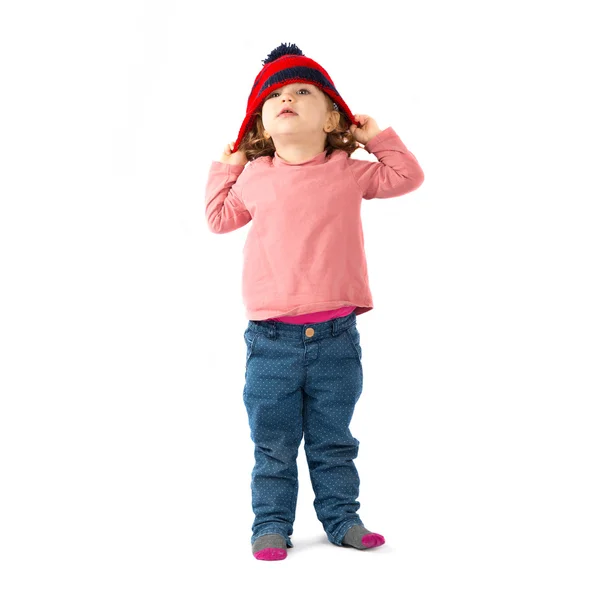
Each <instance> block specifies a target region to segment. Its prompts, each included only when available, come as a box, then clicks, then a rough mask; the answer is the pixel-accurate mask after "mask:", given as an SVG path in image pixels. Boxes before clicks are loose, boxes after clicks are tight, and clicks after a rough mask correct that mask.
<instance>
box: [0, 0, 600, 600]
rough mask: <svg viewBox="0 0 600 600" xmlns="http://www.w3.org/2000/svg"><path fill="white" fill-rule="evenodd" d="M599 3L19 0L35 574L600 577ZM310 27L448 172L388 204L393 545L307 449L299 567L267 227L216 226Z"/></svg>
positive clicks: (6, 92) (17, 90)
mask: <svg viewBox="0 0 600 600" xmlns="http://www.w3.org/2000/svg"><path fill="white" fill-rule="evenodd" d="M585 4H587V6H588V7H591V5H590V3H583V2H569V3H542V2H538V3H534V2H519V3H516V2H503V3H495V4H492V3H488V2H451V3H441V2H425V1H422V2H409V3H405V2H396V3H394V4H391V3H387V2H386V3H383V2H369V3H356V4H348V3H341V4H340V3H333V4H331V3H330V4H324V3H322V2H318V3H311V2H306V1H304V2H285V3H259V4H257V3H241V2H225V3H222V4H217V3H209V4H207V5H204V6H202V4H201V3H200V2H191V1H177V0H170V1H168V2H167V1H160V2H159V1H154V2H149V1H147V2H143V1H137V2H134V1H130V0H120V1H119V2H116V1H108V2H107V1H105V2H75V1H72V2H65V1H61V2H53V3H51V2H18V3H17V2H12V3H4V4H3V8H2V9H1V11H0V57H1V58H0V64H1V71H0V81H1V86H2V94H1V96H0V102H1V103H2V105H3V106H2V110H1V111H0V127H1V129H0V148H1V156H0V172H1V176H0V183H1V190H0V193H1V195H0V198H1V212H0V285H1V294H0V302H1V310H0V353H1V355H0V386H1V388H0V394H1V413H0V486H1V493H0V562H1V564H2V575H1V577H0V596H2V598H3V599H5V600H17V599H21V598H27V599H36V600H38V599H44V598H50V597H56V598H62V599H64V600H66V599H71V598H77V599H81V598H85V599H86V600H92V599H106V598H111V599H127V600H130V599H132V598H143V599H144V600H147V599H150V598H152V599H154V598H161V599H162V598H164V599H167V598H168V599H169V600H170V599H173V598H177V599H178V600H184V599H188V598H189V599H192V598H224V597H234V596H235V597H242V598H265V597H268V596H269V595H270V594H274V595H277V596H279V595H283V596H284V597H286V598H307V597H310V598H318V599H320V598H326V597H364V595H365V594H367V593H368V594H369V596H370V597H375V596H380V597H382V596H383V595H384V592H385V597H394V598H406V599H410V600H417V599H435V600H439V599H444V598H455V597H456V598H461V599H462V600H466V599H477V600H480V599H481V598H485V599H486V600H492V599H502V600H504V599H506V598H511V599H524V600H525V599H526V600H530V599H532V598H544V599H545V600H546V599H549V598H557V599H558V598H565V599H566V598H569V599H570V598H577V599H578V600H586V599H594V600H597V598H598V597H599V594H600V582H599V579H598V565H599V560H600V551H599V546H598V539H599V535H600V516H599V515H600V513H599V511H598V506H600V486H599V481H598V476H599V466H600V465H599V462H600V461H599V457H600V441H599V435H598V432H599V425H600V422H599V421H600V420H599V414H600V412H599V410H598V403H599V401H600V383H599V366H600V360H599V359H600V347H599V339H600V337H599V334H600V318H599V311H598V307H599V306H600V291H599V288H600V286H599V266H600V265H599V256H600V242H599V236H598V233H599V225H600V223H599V215H600V208H599V200H600V194H599V186H598V182H597V175H598V163H599V158H600V156H599V152H598V137H599V133H600V131H599V130H600V128H599V127H598V125H599V120H598V106H599V105H600V99H599V97H598V93H597V91H596V90H595V89H594V87H593V86H594V85H595V84H597V73H598V64H597V61H594V60H593V59H592V57H593V56H594V55H595V56H598V53H599V50H600V49H599V48H598V42H597V40H598V36H597V27H596V26H595V22H594V20H593V19H592V17H591V14H590V13H589V11H588V10H586V9H584V8H583V7H584V6H585ZM594 40H595V41H594ZM283 42H286V43H295V44H297V45H298V46H299V47H300V48H301V49H302V50H303V52H304V53H305V54H306V55H307V56H309V57H311V58H313V59H315V60H317V62H319V63H320V64H322V65H323V66H324V67H325V68H326V70H327V71H328V72H329V74H330V75H331V77H332V78H333V80H334V82H335V84H336V87H337V88H338V90H339V91H340V93H341V94H342V96H343V98H344V100H345V101H346V102H347V104H348V105H349V107H350V109H351V110H352V111H353V112H355V113H363V114H368V115H370V116H372V117H373V118H374V119H375V120H376V121H377V123H378V124H379V126H380V127H381V128H382V129H383V128H385V127H388V126H392V127H393V128H394V130H395V131H396V132H397V133H398V135H400V137H401V139H402V140H403V141H404V142H405V143H406V144H407V146H408V148H409V149H410V150H411V152H413V153H414V154H415V156H416V157H417V159H418V160H419V163H420V164H421V166H422V168H423V170H424V172H425V182H424V183H423V185H422V186H421V187H420V188H419V189H418V190H417V191H415V192H413V193H411V194H407V195H405V196H402V197H397V198H392V199H373V200H371V201H369V202H365V203H363V211H362V212H363V227H364V235H365V244H366V252H367V259H368V265H369V274H370V280H371V288H372V293H373V298H374V304H375V308H374V310H372V311H371V312H370V313H368V314H365V315H364V316H362V317H361V316H359V318H358V327H359V331H360V332H361V342H362V347H363V367H364V374H365V381H364V391H363V395H362V397H361V399H360V400H359V403H358V404H357V407H356V411H355V416H354V420H353V423H352V433H353V435H354V436H355V437H356V438H357V439H359V440H360V443H361V445H360V453H359V457H358V459H357V460H356V465H357V468H358V469H359V472H360V476H361V495H360V497H359V500H360V502H361V506H362V508H361V510H360V515H361V517H362V519H363V521H364V522H365V524H366V526H367V527H368V528H369V529H371V530H372V531H375V532H378V533H381V534H383V535H384V536H385V537H386V540H387V543H386V544H385V545H384V546H382V547H380V548H377V549H373V550H371V551H364V552H361V551H358V550H354V549H349V548H340V547H337V546H334V545H332V544H330V543H329V542H328V541H327V539H326V536H325V533H324V531H323V529H322V527H321V525H320V523H319V522H318V520H317V518H316V515H315V513H314V509H313V506H312V500H313V498H314V496H313V493H312V489H311V487H310V481H309V477H308V468H307V465H306V459H305V455H304V450H303V445H301V447H300V453H299V458H298V466H299V471H300V492H299V498H298V512H297V518H296V522H295V524H294V534H293V537H292V540H293V542H294V544H295V547H294V548H293V549H290V550H289V554H288V557H287V559H286V560H284V561H278V562H272V563H267V562H263V561H257V560H255V559H254V558H253V556H252V554H251V547H250V536H251V533H252V531H251V523H252V519H253V514H252V509H251V496H250V472H251V469H252V466H253V464H254V458H253V444H252V442H251V440H250V433H249V427H248V421H247V415H246V412H245V408H244V404H243V401H242V389H243V385H244V359H245V353H246V347H245V343H244V339H243V331H244V329H245V328H246V325H247V320H246V318H245V314H244V307H243V305H242V298H241V268H242V247H243V244H244V241H245V238H246V235H247V231H248V227H245V228H242V229H240V230H237V231H235V232H232V233H231V234H229V235H215V234H213V233H211V232H210V231H209V230H208V227H207V224H206V220H205V214H204V187H205V184H206V178H207V174H208V170H209V167H210V162H211V161H212V160H218V158H219V157H220V155H221V152H222V150H223V147H224V145H225V144H226V143H227V142H230V141H233V140H235V139H236V137H237V133H238V130H239V127H240V126H241V123H242V120H243V118H244V115H245V110H246V102H247V98H248V94H249V93H250V88H251V86H252V83H253V82H254V78H255V77H256V75H257V74H258V72H259V70H260V69H261V68H262V62H261V61H262V60H263V59H264V58H265V57H266V56H267V55H268V54H269V53H270V51H271V50H272V49H273V48H275V47H277V46H278V45H279V44H281V43H283ZM353 158H362V159H365V160H370V159H372V158H374V157H373V156H372V155H369V154H368V153H367V152H366V151H364V150H358V151H357V152H356V153H355V154H354V155H353ZM334 595H335V596H334Z"/></svg>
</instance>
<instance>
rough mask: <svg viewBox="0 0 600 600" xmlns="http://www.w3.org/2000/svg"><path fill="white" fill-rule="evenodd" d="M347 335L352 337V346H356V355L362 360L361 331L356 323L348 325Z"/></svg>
mask: <svg viewBox="0 0 600 600" xmlns="http://www.w3.org/2000/svg"><path fill="white" fill-rule="evenodd" d="M346 335H347V336H348V338H350V342H351V343H352V346H353V347H354V350H355V352H356V355H357V356H358V360H362V348H361V346H360V333H359V332H358V329H357V328H356V325H353V326H352V327H348V329H346Z"/></svg>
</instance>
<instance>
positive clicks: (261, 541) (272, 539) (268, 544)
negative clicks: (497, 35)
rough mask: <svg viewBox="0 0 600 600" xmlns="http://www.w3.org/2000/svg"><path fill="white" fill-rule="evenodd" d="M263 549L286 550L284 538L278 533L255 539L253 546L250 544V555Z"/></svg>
mask: <svg viewBox="0 0 600 600" xmlns="http://www.w3.org/2000/svg"><path fill="white" fill-rule="evenodd" d="M265 548H287V544H286V543H285V538H284V537H283V536H282V535H279V534H278V533H267V534H266V535H261V536H260V537H259V538H256V540H255V541H254V544H252V554H255V553H256V552H258V551H259V550H264V549H265Z"/></svg>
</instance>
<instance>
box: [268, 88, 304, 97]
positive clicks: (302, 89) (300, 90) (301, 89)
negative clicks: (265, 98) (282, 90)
mask: <svg viewBox="0 0 600 600" xmlns="http://www.w3.org/2000/svg"><path fill="white" fill-rule="evenodd" d="M298 91H299V92H302V91H304V92H308V93H309V94H310V91H309V90H307V89H306V88H300V89H299V90H298ZM275 94H279V92H273V93H272V94H271V95H270V96H269V98H272V97H273V96H274V95H275Z"/></svg>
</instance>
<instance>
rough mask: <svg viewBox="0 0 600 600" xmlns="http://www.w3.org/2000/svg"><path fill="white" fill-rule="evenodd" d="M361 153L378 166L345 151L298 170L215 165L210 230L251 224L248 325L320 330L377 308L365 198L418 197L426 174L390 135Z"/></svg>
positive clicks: (279, 162) (272, 163)
mask: <svg viewBox="0 0 600 600" xmlns="http://www.w3.org/2000/svg"><path fill="white" fill-rule="evenodd" d="M364 148H365V150H367V151H368V152H370V153H373V154H375V156H376V157H377V162H375V161H368V160H358V159H354V158H351V157H349V156H348V154H347V153H346V152H344V151H343V150H334V151H333V152H332V153H331V154H330V155H329V156H326V151H325V150H324V151H323V152H321V153H320V154H317V155H316V156H314V157H313V158H311V159H309V160H306V161H304V162H302V163H297V164H292V163H289V162H286V161H285V160H283V159H282V158H281V157H280V156H279V155H278V154H277V152H275V155H274V156H273V157H270V156H261V157H259V158H257V159H255V160H252V161H249V162H248V163H246V165H244V166H239V165H228V164H226V163H222V162H220V161H213V162H212V164H211V166H210V171H209V175H208V180H207V183H206V207H205V208H206V219H207V223H208V227H209V229H210V231H212V232H213V233H228V232H230V231H234V230H235V229H239V228H240V227H243V226H244V225H246V223H249V222H250V221H252V225H251V227H250V230H249V231H248V236H247V238H246V242H245V245H244V249H243V254H244V261H243V274H242V296H243V301H244V304H245V307H246V317H247V318H248V319H250V320H254V321H260V320H267V319H272V320H279V321H284V322H286V323H317V322H320V321H325V320H327V319H331V318H334V317H338V316H344V315H346V314H349V313H350V312H352V311H353V310H355V311H356V314H357V315H359V314H362V313H364V312H367V311H369V310H372V309H373V299H372V297H371V290H370V288H369V276H368V271H367V260H366V256H365V249H364V240H363V231H362V221H361V214H360V211H361V204H362V200H363V199H364V200H370V199H372V198H394V197H396V196H401V195H403V194H406V193H408V192H412V191H413V190H416V189H417V188H418V187H419V186H420V185H421V184H422V183H423V180H424V175H423V170H422V169H421V167H420V165H419V163H418V162H417V159H416V158H415V156H414V155H413V154H412V153H411V152H410V151H409V150H408V149H407V148H406V146H405V145H404V142H402V140H401V139H400V138H399V137H398V134H397V133H396V132H395V131H394V129H393V128H392V127H388V128H387V129H384V130H383V131H381V132H380V133H378V134H377V135H376V136H375V137H374V138H372V139H371V141H370V142H369V143H368V144H366V145H365V146H364Z"/></svg>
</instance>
